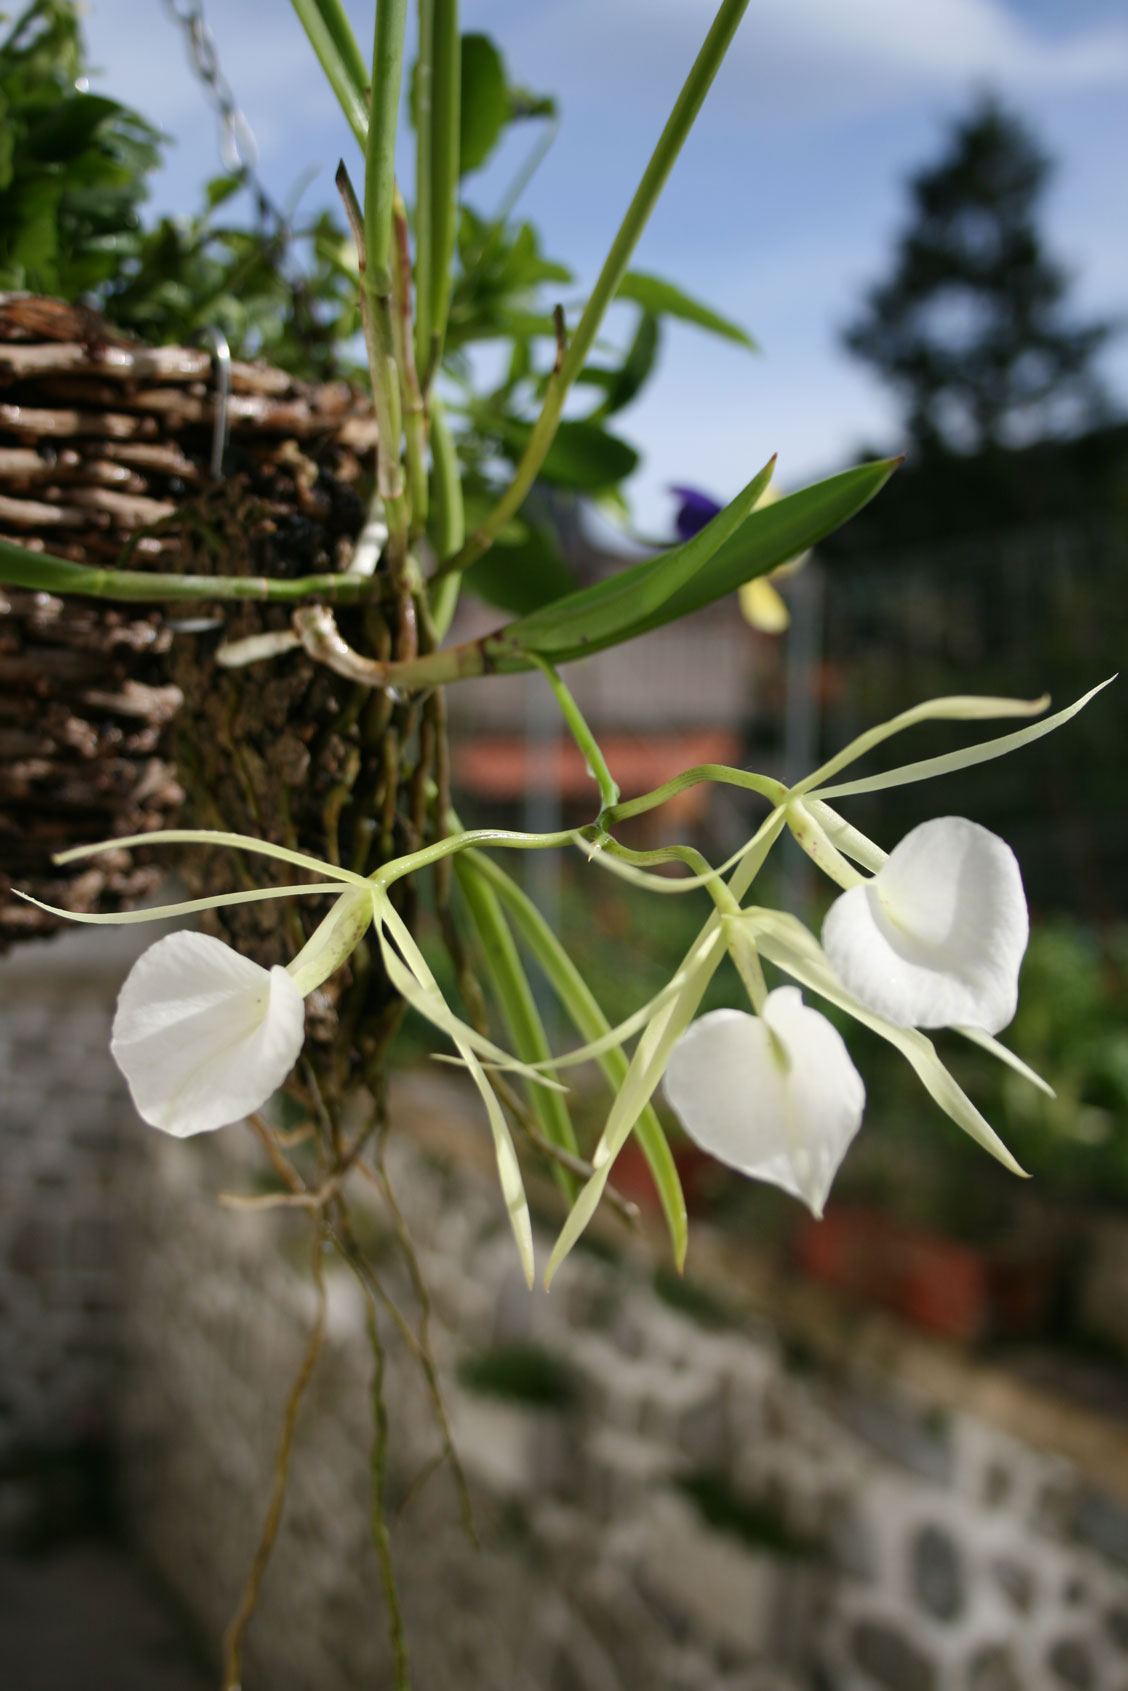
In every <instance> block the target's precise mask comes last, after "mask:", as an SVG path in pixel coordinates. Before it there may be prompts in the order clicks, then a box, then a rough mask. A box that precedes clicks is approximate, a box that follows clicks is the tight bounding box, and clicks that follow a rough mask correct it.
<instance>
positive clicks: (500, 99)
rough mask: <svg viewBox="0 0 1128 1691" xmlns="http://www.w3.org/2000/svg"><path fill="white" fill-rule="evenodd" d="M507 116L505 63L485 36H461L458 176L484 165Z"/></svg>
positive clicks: (508, 111)
mask: <svg viewBox="0 0 1128 1691" xmlns="http://www.w3.org/2000/svg"><path fill="white" fill-rule="evenodd" d="M509 117H510V98H509V87H508V82H507V78H506V75H505V60H504V59H503V58H502V56H501V54H500V53H499V52H498V50H497V48H496V47H495V46H494V44H493V42H492V41H491V40H490V38H489V36H488V35H477V34H470V35H464V36H463V37H462V112H461V121H460V134H459V175H461V176H468V175H469V174H470V172H471V171H473V170H477V169H478V168H479V167H480V166H481V165H483V164H485V162H486V160H487V159H488V158H489V156H490V154H491V153H492V152H493V150H494V147H495V146H496V145H497V143H498V141H499V140H500V138H501V133H502V130H503V129H504V128H505V126H506V124H507V123H508V121H509Z"/></svg>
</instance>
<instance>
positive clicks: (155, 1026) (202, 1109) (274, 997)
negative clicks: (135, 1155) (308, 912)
mask: <svg viewBox="0 0 1128 1691" xmlns="http://www.w3.org/2000/svg"><path fill="white" fill-rule="evenodd" d="M373 913H374V904H373V898H372V893H371V892H370V890H369V889H368V888H359V889H350V890H349V891H347V892H345V893H343V894H342V895H341V896H340V898H338V900H337V902H336V903H335V905H334V906H333V909H332V910H331V911H330V912H329V914H328V916H326V918H325V920H324V921H323V922H322V923H321V924H320V926H319V927H318V928H317V929H316V930H315V932H314V933H313V935H312V936H311V937H310V939H309V940H308V942H307V943H306V944H305V945H304V946H303V947H302V949H301V951H300V952H299V953H298V955H297V956H296V957H295V958H294V960H293V962H292V963H291V964H290V966H289V968H287V969H284V968H282V967H281V966H280V965H279V964H275V966H274V967H273V968H272V969H264V968H263V967H262V966H261V965H260V964H258V963H253V962H252V961H251V960H250V958H248V957H243V956H241V955H240V953H239V952H238V951H235V950H233V949H232V947H231V946H229V945H225V944H224V942H223V941H222V940H220V939H213V938H212V937H211V936H210V935H209V934H199V933H193V932H191V931H188V932H184V933H176V934H166V935H165V937H164V939H159V940H158V941H157V942H156V944H155V945H151V946H150V947H149V949H148V951H145V952H143V953H142V955H141V956H140V957H139V958H138V959H137V961H136V963H134V965H133V967H132V969H131V970H130V971H129V974H128V975H127V976H126V978H125V983H124V985H123V986H122V989H121V992H120V994H119V996H118V1002H117V1012H116V1014H115V1016H114V1024H113V1031H112V1034H111V1037H110V1052H111V1055H112V1056H113V1059H114V1061H115V1063H116V1064H117V1066H118V1068H119V1069H120V1070H121V1072H122V1074H123V1075H124V1076H125V1078H126V1081H127V1083H128V1086H129V1091H130V1096H131V1097H132V1099H133V1102H134V1104H135V1106H136V1108H137V1113H138V1115H139V1116H140V1117H141V1119H142V1121H146V1122H148V1123H149V1125H150V1126H151V1127H159V1128H160V1129H161V1130H162V1131H163V1132H165V1133H171V1134H173V1135H174V1137H175V1138H177V1139H186V1138H189V1137H190V1136H191V1135H192V1134H195V1133H209V1132H211V1131H212V1130H213V1129H215V1128H217V1127H227V1126H228V1125H229V1124H230V1123H231V1122H236V1121H242V1120H243V1119H244V1117H246V1116H248V1115H250V1114H252V1112H253V1111H255V1110H259V1109H261V1108H262V1106H263V1105H264V1104H265V1103H266V1102H267V1101H268V1099H270V1098H272V1097H273V1095H274V1093H275V1092H277V1090H278V1088H279V1087H280V1086H281V1085H282V1083H283V1081H284V1080H285V1079H286V1077H287V1075H288V1074H289V1073H290V1070H291V1069H292V1068H293V1066H294V1064H295V1063H296V1062H297V1060H298V1054H299V1052H300V1051H301V1048H302V1044H303V1041H304V1039H305V1000H306V997H307V995H308V994H309V993H311V992H313V991H314V990H315V988H317V987H319V986H321V985H322V983H323V982H324V981H326V980H328V978H329V976H330V975H331V974H333V972H334V971H335V970H336V969H338V968H340V966H341V964H342V963H343V962H344V961H345V960H346V958H347V957H349V956H350V955H351V953H352V952H353V951H354V950H355V949H356V946H357V943H358V942H359V940H360V939H361V937H362V936H363V934H364V932H365V931H366V929H367V928H368V927H369V925H370V924H371V922H372V917H373Z"/></svg>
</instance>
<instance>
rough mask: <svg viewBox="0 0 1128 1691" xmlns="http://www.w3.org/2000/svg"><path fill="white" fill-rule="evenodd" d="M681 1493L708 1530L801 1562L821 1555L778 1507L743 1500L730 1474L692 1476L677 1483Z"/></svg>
mask: <svg viewBox="0 0 1128 1691" xmlns="http://www.w3.org/2000/svg"><path fill="white" fill-rule="evenodd" d="M678 1490H679V1491H681V1492H682V1493H684V1495H685V1496H686V1497H688V1498H689V1500H690V1502H691V1503H693V1504H694V1506H695V1507H696V1509H697V1511H698V1513H699V1514H700V1515H701V1518H702V1520H704V1521H706V1522H707V1523H708V1525H709V1526H711V1527H714V1528H715V1529H716V1530H717V1531H718V1532H724V1533H728V1534H730V1535H731V1536H732V1537H733V1538H738V1539H739V1540H740V1541H741V1543H743V1544H746V1545H748V1546H749V1547H750V1548H751V1549H753V1550H768V1551H771V1553H772V1554H773V1555H776V1556H786V1557H791V1558H793V1559H795V1560H799V1561H807V1560H810V1559H811V1558H813V1557H815V1556H817V1555H818V1545H817V1544H816V1543H815V1542H814V1541H813V1540H812V1539H811V1538H809V1537H807V1536H806V1535H805V1534H802V1533H798V1532H796V1530H795V1528H794V1527H793V1526H792V1525H791V1524H790V1522H789V1521H788V1520H787V1517H786V1515H785V1514H784V1513H783V1511H782V1510H781V1509H780V1507H779V1506H778V1504H776V1503H775V1502H774V1501H772V1502H769V1501H768V1500H766V1499H765V1500H763V1501H760V1500H756V1501H751V1500H750V1499H748V1498H746V1497H742V1496H741V1495H740V1493H739V1492H738V1491H736V1490H735V1488H734V1487H733V1484H732V1481H731V1480H730V1479H729V1477H728V1475H727V1474H724V1473H718V1472H717V1471H715V1470H713V1469H706V1470H704V1471H702V1472H700V1473H695V1474H689V1475H687V1476H686V1477H685V1478H684V1479H680V1480H679V1481H678Z"/></svg>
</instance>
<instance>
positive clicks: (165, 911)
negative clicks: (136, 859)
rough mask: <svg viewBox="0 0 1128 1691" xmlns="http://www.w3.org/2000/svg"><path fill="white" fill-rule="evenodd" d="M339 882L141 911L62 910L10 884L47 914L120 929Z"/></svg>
mask: <svg viewBox="0 0 1128 1691" xmlns="http://www.w3.org/2000/svg"><path fill="white" fill-rule="evenodd" d="M340 890H341V884H340V882H339V881H311V882H309V883H308V884H307V885H305V886H300V887H251V888H250V889H249V890H248V891H246V892H217V893H213V894H212V895H211V897H210V898H185V899H181V901H180V902H179V903H178V904H147V905H146V906H145V908H144V909H143V910H108V911H100V912H99V911H93V910H64V909H63V908H62V906H61V905H58V904H45V903H44V902H43V900H42V899H41V898H32V896H31V894H30V893H29V892H20V890H19V888H18V887H13V888H12V892H13V893H14V895H15V896H16V898H22V899H23V901H24V903H25V904H34V905H35V907H36V909H37V910H46V911H47V912H48V914H49V915H51V916H63V917H65V918H66V920H67V921H68V922H88V923H89V924H90V925H91V926H92V927H102V928H124V927H130V926H132V925H133V924H134V923H137V922H166V921H169V920H170V919H171V918H173V917H178V916H195V915H198V914H199V912H200V911H201V910H223V909H226V908H227V907H228V906H229V905H232V904H261V903H262V902H263V901H264V900H267V899H271V898H303V897H307V896H308V895H309V894H311V893H333V894H334V895H336V894H339V893H340Z"/></svg>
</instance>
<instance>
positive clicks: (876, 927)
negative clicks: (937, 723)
mask: <svg viewBox="0 0 1128 1691" xmlns="http://www.w3.org/2000/svg"><path fill="white" fill-rule="evenodd" d="M1029 935H1030V918H1029V913H1028V911H1027V908H1026V895H1025V893H1024V892H1023V888H1022V874H1021V871H1020V870H1019V867H1018V862H1017V860H1016V858H1015V855H1014V853H1013V852H1012V851H1011V849H1010V847H1009V846H1008V845H1007V844H1006V842H1005V841H1004V840H1001V839H999V837H998V835H997V834H992V833H991V832H990V831H989V830H988V829H987V828H982V827H980V826H979V824H978V823H977V822H969V821H968V820H967V819H966V818H965V817H962V816H941V817H937V818H935V819H934V820H933V821H930V822H923V823H921V825H920V827H918V828H914V829H913V830H912V832H911V833H908V834H906V835H905V838H904V839H903V840H902V841H901V843H900V845H898V846H897V847H896V849H895V850H894V851H893V852H892V853H891V854H890V856H889V857H888V858H887V859H886V861H885V863H884V864H883V865H882V867H881V868H880V869H879V870H878V871H877V873H876V874H875V875H874V876H873V878H872V879H871V880H868V881H866V882H864V883H863V884H862V885H861V886H857V887H852V888H851V889H850V890H849V891H848V892H845V893H843V894H842V896H841V897H840V898H837V899H836V900H835V902H834V903H833V904H832V905H831V907H830V910H829V911H828V912H827V916H826V921H825V922H824V924H823V930H822V941H823V948H824V950H825V952H826V955H827V957H828V959H829V961H830V964H831V967H832V968H833V969H834V972H835V973H836V974H837V976H838V978H839V979H840V980H841V981H842V983H843V985H844V986H845V987H846V988H847V989H848V990H849V991H850V992H851V993H852V994H853V995H854V997H855V998H857V999H858V1000H859V1001H860V1002H861V1003H862V1004H864V1005H865V1006H866V1008H867V1009H869V1010H872V1011H873V1012H874V1013H875V1014H876V1015H879V1016H883V1017H884V1018H885V1020H886V1021H889V1022H892V1023H894V1025H895V1026H897V1027H921V1028H936V1027H973V1028H982V1029H983V1030H984V1031H985V1032H987V1033H992V1034H994V1033H998V1032H999V1030H1000V1029H1001V1028H1004V1027H1006V1025H1007V1023H1008V1022H1009V1021H1011V1020H1012V1018H1013V1016H1014V1013H1015V1009H1016V1007H1017V1004H1018V974H1019V969H1020V967H1021V965H1022V958H1023V954H1024V953H1025V950H1026V944H1027V940H1028V938H1029Z"/></svg>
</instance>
